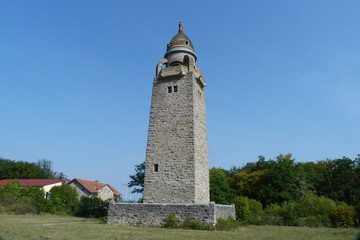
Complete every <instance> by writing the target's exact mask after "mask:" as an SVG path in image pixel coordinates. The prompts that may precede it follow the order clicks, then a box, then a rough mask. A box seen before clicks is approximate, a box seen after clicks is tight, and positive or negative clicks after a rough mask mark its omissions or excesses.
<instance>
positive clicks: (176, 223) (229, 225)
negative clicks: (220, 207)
mask: <svg viewBox="0 0 360 240" xmlns="http://www.w3.org/2000/svg"><path fill="white" fill-rule="evenodd" d="M238 226H239V222H238V221H236V220H235V219H233V218H228V219H226V220H225V219H222V218H220V219H218V220H217V224H216V226H213V225H211V224H209V223H202V222H200V221H198V220H194V219H186V220H185V221H184V222H181V221H180V220H179V219H178V218H177V217H176V216H175V214H170V215H169V216H168V217H167V218H166V221H165V223H164V224H163V225H162V227H164V228H182V229H193V230H207V231H212V230H220V231H230V230H233V229H236V228H237V227H238Z"/></svg>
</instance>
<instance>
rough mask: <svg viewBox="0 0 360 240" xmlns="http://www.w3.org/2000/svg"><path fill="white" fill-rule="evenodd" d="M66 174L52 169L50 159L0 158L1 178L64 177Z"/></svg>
mask: <svg viewBox="0 0 360 240" xmlns="http://www.w3.org/2000/svg"><path fill="white" fill-rule="evenodd" d="M65 178H66V176H65V175H64V174H63V173H62V172H60V173H58V172H55V171H54V170H53V169H52V162H51V161H50V160H46V159H41V160H39V161H38V162H37V163H30V162H24V161H13V160H9V159H4V158H0V180H1V179H63V180H64V179H65Z"/></svg>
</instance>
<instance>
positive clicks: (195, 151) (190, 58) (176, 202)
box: [108, 22, 235, 226]
mask: <svg viewBox="0 0 360 240" xmlns="http://www.w3.org/2000/svg"><path fill="white" fill-rule="evenodd" d="M196 60H197V56H196V54H195V50H194V46H193V44H192V43H191V41H190V39H189V38H188V37H187V36H186V35H185V34H184V27H183V24H182V23H181V22H180V23H179V32H178V34H176V35H175V36H174V37H173V38H172V39H171V41H170V43H169V44H168V45H167V48H166V53H165V56H164V59H162V60H160V62H159V63H158V64H157V66H156V74H155V78H154V84H153V89H152V99H151V109H150V122H149V132H148V141H147V149H146V165H145V183H144V203H112V204H110V205H109V214H108V223H109V224H120V225H146V226H151V225H161V224H163V223H164V222H165V221H166V219H167V217H168V216H169V215H170V214H175V216H176V217H177V218H178V219H179V220H180V221H185V220H186V219H196V220H198V221H200V222H202V223H210V224H214V225H215V224H216V221H217V219H219V218H224V219H227V218H228V217H235V207H234V206H233V205H217V204H215V203H213V202H209V167H208V143H207V130H206V111H205V96H204V87H205V86H206V84H205V80H204V77H203V75H202V73H201V71H200V69H199V68H198V67H196V66H195V62H196Z"/></svg>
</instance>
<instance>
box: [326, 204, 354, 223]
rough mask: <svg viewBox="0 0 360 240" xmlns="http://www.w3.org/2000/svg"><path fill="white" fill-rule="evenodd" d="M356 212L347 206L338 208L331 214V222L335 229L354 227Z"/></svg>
mask: <svg viewBox="0 0 360 240" xmlns="http://www.w3.org/2000/svg"><path fill="white" fill-rule="evenodd" d="M354 217H355V211H354V209H353V208H350V207H347V206H338V207H337V208H335V209H334V211H333V212H332V214H331V220H332V222H333V224H334V226H335V227H352V226H354Z"/></svg>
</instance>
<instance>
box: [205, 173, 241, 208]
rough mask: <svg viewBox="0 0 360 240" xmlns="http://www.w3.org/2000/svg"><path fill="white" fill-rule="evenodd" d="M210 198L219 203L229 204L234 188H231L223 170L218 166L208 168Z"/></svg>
mask: <svg viewBox="0 0 360 240" xmlns="http://www.w3.org/2000/svg"><path fill="white" fill-rule="evenodd" d="M209 176H210V200H211V201H213V202H216V203H219V204H231V200H232V199H233V198H234V196H235V194H234V190H233V189H231V187H230V185H229V181H228V179H227V177H226V175H225V172H224V171H223V170H222V169H219V168H212V169H210V173H209Z"/></svg>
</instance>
